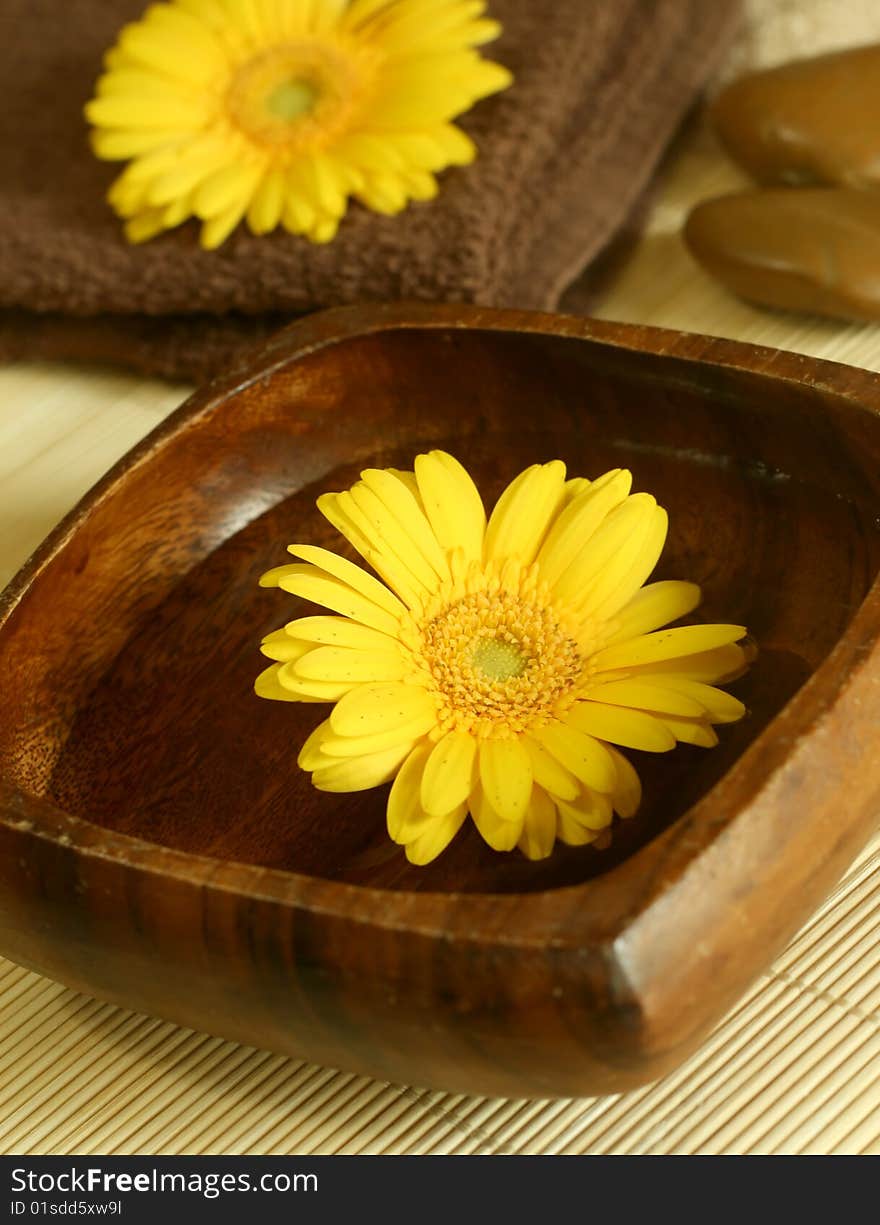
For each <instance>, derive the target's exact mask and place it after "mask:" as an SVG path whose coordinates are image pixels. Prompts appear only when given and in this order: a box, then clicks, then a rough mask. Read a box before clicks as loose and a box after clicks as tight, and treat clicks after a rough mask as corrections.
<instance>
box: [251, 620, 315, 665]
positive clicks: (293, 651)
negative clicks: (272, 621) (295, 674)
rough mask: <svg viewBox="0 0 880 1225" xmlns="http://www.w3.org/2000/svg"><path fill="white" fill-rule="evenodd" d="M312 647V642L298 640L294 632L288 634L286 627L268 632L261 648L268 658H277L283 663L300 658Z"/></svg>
mask: <svg viewBox="0 0 880 1225" xmlns="http://www.w3.org/2000/svg"><path fill="white" fill-rule="evenodd" d="M311 649H312V646H311V643H309V642H298V641H297V640H296V638H294V637H293V635H292V634H288V632H287V629H286V628H284V629H280V630H273V631H272V633H271V634H266V636H265V637H264V638H263V641H262V642H261V643H260V650H261V651H262V653H263V654H264V655H265V656H266V658H267V659H275V660H277V661H278V662H279V663H282V664H286V663H290V662H291V661H292V660H295V659H299V657H300V656H301V655H305V653H306V652H307V651H310V650H311Z"/></svg>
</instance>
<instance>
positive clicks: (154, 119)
mask: <svg viewBox="0 0 880 1225" xmlns="http://www.w3.org/2000/svg"><path fill="white" fill-rule="evenodd" d="M85 115H86V118H87V119H88V120H89V122H90V123H94V124H98V125H101V126H104V127H108V128H135V129H147V130H151V129H152V130H155V129H159V130H161V131H167V132H181V133H183V132H187V131H193V132H195V131H197V130H198V128H199V126H200V122H201V108H200V107H197V106H194V105H193V103H192V102H189V101H187V100H186V99H185V98H179V97H175V95H174V94H173V93H171V92H169V94H168V95H167V97H164V98H150V99H143V100H141V99H139V98H129V97H127V96H125V95H122V96H117V95H109V94H104V95H102V96H101V97H100V98H93V99H92V100H91V102H87V103H86V106H85Z"/></svg>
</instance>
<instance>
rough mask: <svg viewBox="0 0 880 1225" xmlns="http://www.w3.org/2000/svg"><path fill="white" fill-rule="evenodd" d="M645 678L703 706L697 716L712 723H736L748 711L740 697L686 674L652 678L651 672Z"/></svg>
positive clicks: (677, 713) (686, 713) (680, 712)
mask: <svg viewBox="0 0 880 1225" xmlns="http://www.w3.org/2000/svg"><path fill="white" fill-rule="evenodd" d="M644 679H645V681H650V682H651V683H652V685H656V687H657V688H658V689H661V688H662V689H668V690H669V691H670V692H672V693H675V694H676V695H677V696H680V697H683V698H686V699H688V700H689V701H692V702H694V704H695V705H699V706H701V707H702V712H701V716H700V715H696V717H703V718H708V719H709V721H710V722H711V723H735V722H736V721H737V719H741V718H742V717H743V715H744V714H745V713H746V708H745V706H744V704H743V703H742V702H741V701H740V700H739V698H735V697H734V696H733V694H732V693H726V692H725V691H724V690H723V689H716V688H715V686H714V685H706V684H703V683H702V682H701V681H694V680H689V679H688V678H687V677H684V676H672V675H670V676H665V675H660V676H658V677H654V678H652V677H651V676H650V674H646V675H645V677H644ZM658 709H659V707H658ZM669 713H670V714H673V715H688V714H691V715H694V713H695V712H688V711H685V710H670V711H669Z"/></svg>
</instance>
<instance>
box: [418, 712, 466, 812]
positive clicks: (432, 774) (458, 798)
mask: <svg viewBox="0 0 880 1225" xmlns="http://www.w3.org/2000/svg"><path fill="white" fill-rule="evenodd" d="M476 754H477V742H476V741H475V740H474V738H473V736H471V735H470V734H469V733H468V732H464V731H451V732H447V733H446V735H445V736H444V737H443V738H442V740H438V741H437V743H436V744H435V745H434V748H433V749H432V751H431V755H430V756H429V758H428V760H427V763H426V765H425V772H424V774H423V775H422V790H421V803H422V807H423V808H424V810H425V812H429V813H432V814H433V815H434V816H442V815H443V814H444V813H447V812H451V811H452V809H453V808H457V807H458V805H459V804H463V803H464V801H465V800H466V799H467V798H468V796H469V795H470V793H471V790H472V788H473V784H474V762H475V759H476Z"/></svg>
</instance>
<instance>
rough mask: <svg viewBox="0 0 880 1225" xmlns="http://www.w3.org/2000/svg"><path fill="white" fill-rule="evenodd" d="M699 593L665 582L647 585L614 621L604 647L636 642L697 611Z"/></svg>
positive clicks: (694, 588) (689, 585)
mask: <svg viewBox="0 0 880 1225" xmlns="http://www.w3.org/2000/svg"><path fill="white" fill-rule="evenodd" d="M699 602H700V589H699V587H698V586H697V585H696V583H682V582H678V581H676V580H668V581H666V582H662V583H650V584H649V585H648V586H647V587H643V588H642V589H641V591H638V592H636V594H635V595H634V596H633V597H632V599H631V600H630V601H629V602H628V603H627V604H626V605H625V606H624V607H622V608H621V609H620V610H619V612H618V613H617V614H616V615H615V617H614V625H613V630H612V633H611V635H610V636H609V637H608V638H606V639H605V645H606V646H611V645H612V643H615V642H621V641H623V640H625V639H627V638H636V637H637V636H639V635H641V634H648V633H650V632H651V631H652V630H656V629H659V628H660V627H661V626H662V625H668V624H669V622H670V621H677V620H678V618H679V617H683V616H685V614H686V613H689V612H691V611H692V610H693V609H695V608H696V607H697V605H698V604H699Z"/></svg>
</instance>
